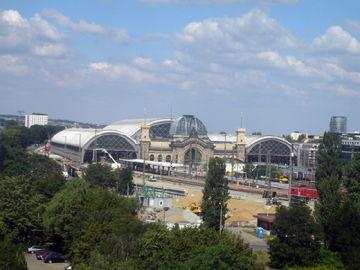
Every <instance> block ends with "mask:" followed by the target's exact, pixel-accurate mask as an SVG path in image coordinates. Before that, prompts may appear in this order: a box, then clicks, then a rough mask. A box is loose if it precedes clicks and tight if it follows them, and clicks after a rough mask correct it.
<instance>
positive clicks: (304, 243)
mask: <svg viewBox="0 0 360 270" xmlns="http://www.w3.org/2000/svg"><path fill="white" fill-rule="evenodd" d="M275 221H276V223H275V225H274V228H273V233H274V235H275V237H274V238H273V239H272V240H270V241H269V249H270V250H269V253H270V260H271V265H272V266H273V267H279V268H283V267H285V266H312V265H315V264H316V263H317V262H318V261H319V260H320V258H321V256H320V247H321V240H322V239H321V233H320V228H319V226H318V225H317V223H316V222H315V219H314V217H313V216H312V215H311V210H310V208H309V207H308V206H306V205H305V204H304V203H293V204H291V205H290V207H289V208H286V207H284V206H281V207H279V208H278V209H277V211H276V218H275Z"/></svg>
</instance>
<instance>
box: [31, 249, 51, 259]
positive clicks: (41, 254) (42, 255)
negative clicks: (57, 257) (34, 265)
mask: <svg viewBox="0 0 360 270" xmlns="http://www.w3.org/2000/svg"><path fill="white" fill-rule="evenodd" d="M49 253H51V251H49V250H40V251H36V252H35V254H36V259H38V260H43V259H44V258H45V257H46V256H47V255H49Z"/></svg>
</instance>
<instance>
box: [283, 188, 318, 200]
mask: <svg viewBox="0 0 360 270" xmlns="http://www.w3.org/2000/svg"><path fill="white" fill-rule="evenodd" d="M290 194H291V196H292V197H297V198H299V199H306V200H310V199H315V200H316V199H318V198H319V194H318V192H317V189H316V187H308V186H298V187H297V186H292V187H291V189H290Z"/></svg>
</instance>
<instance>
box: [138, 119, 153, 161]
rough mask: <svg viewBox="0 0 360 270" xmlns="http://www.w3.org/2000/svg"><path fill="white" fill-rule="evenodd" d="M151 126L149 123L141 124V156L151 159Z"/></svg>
mask: <svg viewBox="0 0 360 270" xmlns="http://www.w3.org/2000/svg"><path fill="white" fill-rule="evenodd" d="M149 131H150V127H149V126H148V125H142V126H141V132H140V158H142V159H149V148H150V142H151V141H150V132H149Z"/></svg>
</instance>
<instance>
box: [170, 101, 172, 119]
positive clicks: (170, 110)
mask: <svg viewBox="0 0 360 270" xmlns="http://www.w3.org/2000/svg"><path fill="white" fill-rule="evenodd" d="M170 119H171V120H172V119H173V111H172V105H170Z"/></svg>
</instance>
